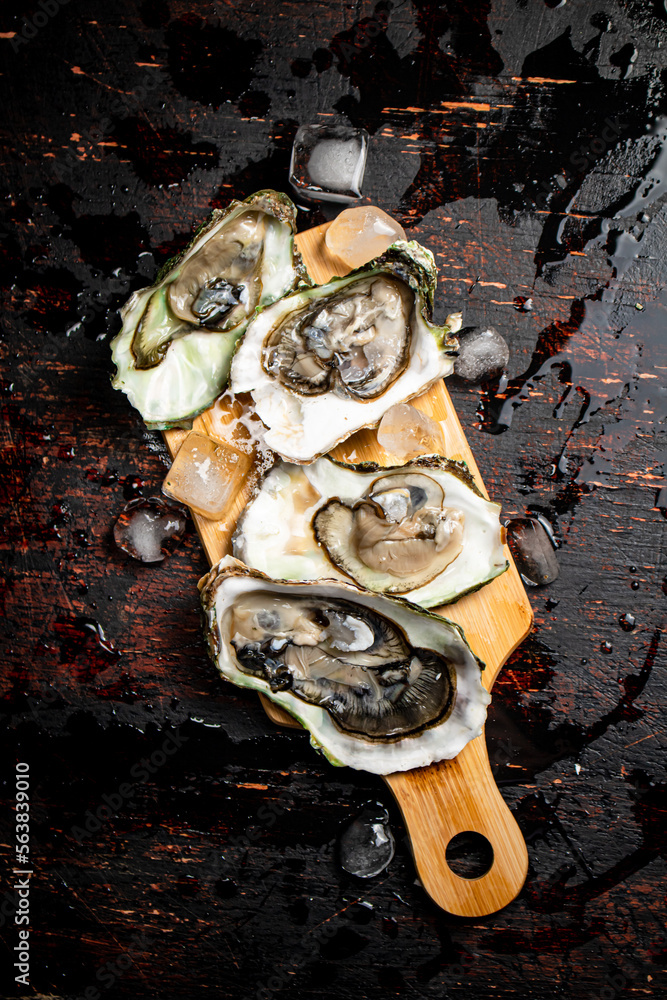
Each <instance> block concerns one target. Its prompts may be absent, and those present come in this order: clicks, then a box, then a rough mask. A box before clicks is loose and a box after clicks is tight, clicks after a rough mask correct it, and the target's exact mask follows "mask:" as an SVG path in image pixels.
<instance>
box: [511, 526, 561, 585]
mask: <svg viewBox="0 0 667 1000" xmlns="http://www.w3.org/2000/svg"><path fill="white" fill-rule="evenodd" d="M506 528H507V544H508V545H509V547H510V549H511V551H512V555H513V556H514V560H515V562H516V565H517V569H518V570H519V573H521V577H522V579H523V581H524V583H527V584H528V585H529V586H531V587H540V586H544V584H547V583H552V582H553V581H554V580H555V579H556V578H557V576H558V574H559V572H560V567H559V565H558V559H557V558H556V553H555V551H554V544H553V542H552V540H551V536H550V534H549V533H547V531H546V529H545V527H544V525H543V524H542V523H541V521H538V520H537V518H532V517H516V518H514V519H513V520H511V521H508V522H507V525H506Z"/></svg>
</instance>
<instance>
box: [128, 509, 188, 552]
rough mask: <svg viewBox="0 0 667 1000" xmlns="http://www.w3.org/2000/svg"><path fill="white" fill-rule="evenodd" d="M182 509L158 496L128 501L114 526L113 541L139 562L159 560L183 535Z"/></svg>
mask: <svg viewBox="0 0 667 1000" xmlns="http://www.w3.org/2000/svg"><path fill="white" fill-rule="evenodd" d="M186 523H187V519H186V514H185V511H183V510H180V509H179V508H178V507H171V506H169V504H167V503H165V501H164V500H161V499H160V498H159V497H149V498H148V499H146V498H144V497H138V498H137V499H136V500H131V501H130V503H128V504H127V506H126V507H125V509H124V510H123V513H122V514H121V515H120V517H119V518H118V520H117V521H116V523H115V525H114V529H113V538H114V542H115V543H116V545H117V546H118V548H119V549H122V550H123V552H127V554H128V555H129V556H132V558H133V559H138V560H139V561H140V562H145V563H154V562H162V560H163V559H165V558H166V557H167V556H168V555H169V553H170V552H171V551H172V550H173V549H174V548H175V547H176V546H177V545H178V543H179V542H180V541H181V539H182V538H183V534H184V532H185V527H186Z"/></svg>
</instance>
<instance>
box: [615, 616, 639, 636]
mask: <svg viewBox="0 0 667 1000" xmlns="http://www.w3.org/2000/svg"><path fill="white" fill-rule="evenodd" d="M635 621H636V619H635V616H634V615H631V614H630V612H627V613H626V614H624V615H621V617H620V618H619V619H618V624H619V625H620V626H621V628H622V629H623V631H624V632H632V630H633V628H634V627H635Z"/></svg>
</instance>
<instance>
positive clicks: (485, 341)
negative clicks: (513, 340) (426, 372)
mask: <svg viewBox="0 0 667 1000" xmlns="http://www.w3.org/2000/svg"><path fill="white" fill-rule="evenodd" d="M457 338H458V341H459V356H458V358H457V359H456V361H455V362H454V371H455V373H456V374H457V375H458V376H459V377H460V378H463V379H465V380H466V382H488V381H489V379H492V378H496V376H498V375H500V374H501V372H502V371H503V369H504V368H505V366H506V364H507V362H508V361H509V356H510V349H509V347H508V346H507V341H506V340H505V338H504V337H501V335H500V334H499V333H498V331H497V330H496V329H495V328H494V327H493V326H487V327H471V328H470V329H467V330H462V331H461V333H458V334H457Z"/></svg>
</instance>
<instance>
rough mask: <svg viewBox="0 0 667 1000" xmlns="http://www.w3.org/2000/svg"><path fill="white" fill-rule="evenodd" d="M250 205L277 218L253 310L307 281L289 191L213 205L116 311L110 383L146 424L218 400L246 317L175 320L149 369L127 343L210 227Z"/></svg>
mask: <svg viewBox="0 0 667 1000" xmlns="http://www.w3.org/2000/svg"><path fill="white" fill-rule="evenodd" d="M249 209H253V210H259V211H261V212H264V213H266V214H267V215H268V216H270V217H271V218H273V219H275V220H277V222H278V223H280V224H281V225H279V226H276V227H274V229H273V230H272V231H271V240H272V243H271V248H270V253H269V252H267V253H265V254H264V255H263V258H262V277H263V282H262V294H261V297H260V300H259V303H258V310H261V309H262V308H263V307H264V306H266V305H267V304H268V303H270V302H273V301H275V299H277V298H280V297H281V296H282V295H284V294H286V293H287V292H289V291H291V290H293V289H295V288H302V287H307V286H309V285H310V284H311V282H310V278H309V277H308V274H307V271H306V268H305V265H304V263H303V260H302V258H301V255H300V253H299V251H298V249H297V248H296V246H295V244H294V233H295V226H296V208H295V206H294V205H293V204H292V202H291V201H290V199H289V198H288V197H287V195H284V194H282V193H280V192H277V191H270V190H266V191H258V192H256V193H255V194H252V195H250V196H249V197H248V198H246V199H245V200H244V201H236V200H234V201H232V202H231V203H230V204H229V205H228V206H227V207H226V208H224V209H216V210H215V211H213V212H212V214H211V215H210V217H209V218H208V219H207V220H206V221H205V222H204V223H202V225H201V226H199V228H198V229H197V231H196V232H195V234H194V236H193V238H192V240H191V241H190V242H189V243H188V245H187V246H186V247H185V248H184V249H183V250H182V251H181V252H180V253H179V254H177V255H176V256H175V257H172V258H171V259H170V260H169V261H167V262H166V264H164V266H163V267H162V268H161V269H160V271H159V272H158V275H157V278H156V280H155V283H154V284H153V285H151V286H150V287H149V288H142V289H139V290H138V291H136V292H134V294H133V295H132V296H131V297H130V299H129V300H128V301H127V303H126V304H125V306H124V307H123V309H122V310H121V318H122V321H123V325H122V328H121V330H120V332H119V333H118V334H117V336H116V337H115V338H114V339H113V341H112V343H111V352H112V358H113V361H114V363H115V364H116V368H117V371H116V375H115V376H114V378H113V379H112V384H113V386H114V388H117V389H122V390H123V392H125V393H126V394H127V396H128V398H129V400H130V402H131V403H132V405H133V406H135V407H136V408H137V409H138V410H139V412H140V413H141V415H142V416H143V418H144V420H145V421H146V424H147V425H148V426H149V427H151V428H155V429H159V428H168V427H190V426H191V425H192V419H193V418H194V417H195V416H196V415H197V414H198V413H201V411H202V410H204V409H206V407H207V406H209V405H210V404H211V403H212V402H213V401H214V399H216V397H217V396H218V395H219V394H220V392H221V391H222V389H223V388H224V386H225V385H226V383H227V377H228V375H229V368H230V365H231V360H232V355H233V353H234V350H235V347H236V344H237V342H238V340H239V338H240V337H241V336H242V334H243V333H244V332H245V329H246V327H247V325H248V323H249V321H250V319H251V317H250V316H249V317H247V318H246V319H245V321H244V322H241V323H240V324H239V325H238V326H236V327H234V328H232V329H229V330H226V331H224V332H217V331H214V330H206V329H202V328H201V327H194V326H193V327H191V328H189V329H188V328H187V327H186V328H185V329H184V328H183V326H182V325H181V328H180V329H178V326H179V324H178V322H177V321H175V320H174V321H173V323H174V331H175V333H176V337H175V339H173V340H171V342H170V343H169V346H168V350H166V353H165V354H164V357H163V358H162V360H161V361H160V362H159V363H158V364H156V365H155V366H154V367H150V368H148V369H147V370H142V369H139V368H138V367H137V364H136V359H135V356H134V354H133V349H132V348H133V341H134V337H135V331H136V330H137V327H138V326H139V324H140V322H141V321H142V318H143V317H144V315H145V313H146V310H147V308H148V305H149V302H151V301H152V299H153V297H154V295H155V293H160V292H162V291H163V290H164V289H165V287H166V286H167V285H168V284H169V282H170V281H172V280H173V279H174V276H175V275H177V274H178V270H179V268H180V267H181V266H182V265H183V264H184V262H185V261H186V260H189V259H191V258H192V256H193V255H194V254H195V253H196V252H197V250H198V248H199V247H201V246H202V245H203V243H204V242H205V241H206V240H208V239H210V238H211V236H212V235H213V234H214V232H217V231H219V230H220V229H222V228H223V227H224V226H225V225H226V224H227V223H229V222H231V221H232V219H233V218H235V217H237V216H238V215H239V214H240V213H241V212H244V211H247V210H249ZM267 250H268V247H267ZM164 311H165V307H164V306H163V307H162V312H163V313H164ZM168 319H169V318H168V317H167V318H166V319H165V322H167V321H168ZM172 320H173V317H172Z"/></svg>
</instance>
